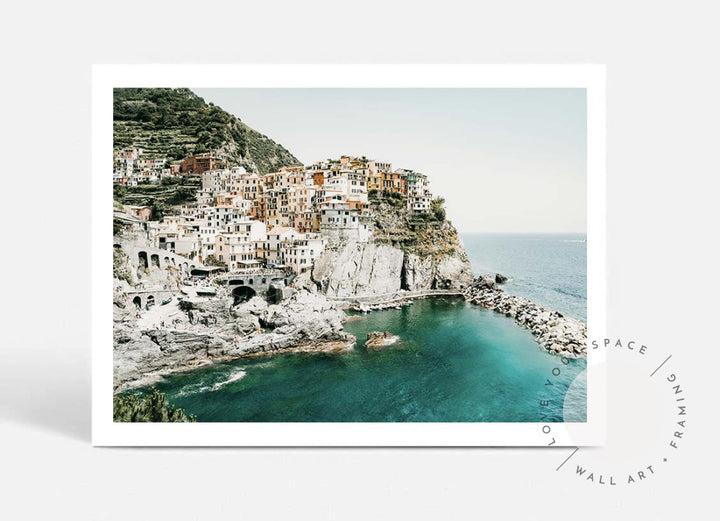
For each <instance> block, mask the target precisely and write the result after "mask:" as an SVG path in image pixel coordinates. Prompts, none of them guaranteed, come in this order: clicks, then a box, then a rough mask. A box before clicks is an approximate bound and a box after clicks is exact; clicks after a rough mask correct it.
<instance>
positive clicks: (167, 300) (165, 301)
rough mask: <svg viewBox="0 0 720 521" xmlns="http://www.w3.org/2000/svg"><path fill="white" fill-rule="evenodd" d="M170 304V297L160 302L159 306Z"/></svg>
mask: <svg viewBox="0 0 720 521" xmlns="http://www.w3.org/2000/svg"><path fill="white" fill-rule="evenodd" d="M170 302H172V297H170V298H169V299H165V300H163V301H162V302H161V304H162V305H163V306H164V305H165V304H170Z"/></svg>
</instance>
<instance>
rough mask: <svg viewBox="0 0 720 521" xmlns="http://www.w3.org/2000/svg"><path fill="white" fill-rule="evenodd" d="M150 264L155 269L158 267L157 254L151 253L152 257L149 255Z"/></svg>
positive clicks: (158, 258)
mask: <svg viewBox="0 0 720 521" xmlns="http://www.w3.org/2000/svg"><path fill="white" fill-rule="evenodd" d="M150 264H152V265H153V266H155V267H156V268H159V267H160V256H159V255H158V254H157V253H153V254H152V255H150Z"/></svg>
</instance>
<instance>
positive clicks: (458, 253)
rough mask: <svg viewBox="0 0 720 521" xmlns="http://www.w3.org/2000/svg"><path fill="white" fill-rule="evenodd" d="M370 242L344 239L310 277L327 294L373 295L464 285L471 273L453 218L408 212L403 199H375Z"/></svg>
mask: <svg viewBox="0 0 720 521" xmlns="http://www.w3.org/2000/svg"><path fill="white" fill-rule="evenodd" d="M372 215H373V232H372V238H371V239H370V241H369V242H365V243H362V242H357V241H340V242H339V243H337V244H332V245H331V246H329V247H328V248H327V249H326V250H325V252H323V254H322V255H321V256H320V258H319V259H317V260H316V261H315V265H314V267H313V270H312V280H313V281H314V282H315V283H316V284H317V285H318V287H319V288H320V290H321V291H322V292H324V293H325V294H326V295H327V296H328V297H332V298H337V297H353V296H356V297H369V296H376V295H377V296H380V295H389V294H393V293H396V292H398V291H399V290H406V291H422V290H433V289H453V288H465V287H467V286H469V285H470V283H472V281H473V273H472V269H471V266H470V261H469V259H468V256H467V254H466V252H465V248H464V247H463V245H462V242H461V241H460V238H459V236H458V233H457V230H455V228H454V227H453V225H452V224H451V223H450V222H449V221H445V220H442V221H433V220H428V219H426V218H419V217H418V216H412V215H410V214H408V212H407V210H406V209H405V207H404V203H401V204H400V206H397V203H395V204H390V203H389V202H388V200H386V199H384V198H382V197H381V196H376V198H375V199H374V200H373V201H372Z"/></svg>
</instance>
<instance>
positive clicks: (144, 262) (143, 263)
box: [138, 251, 148, 268]
mask: <svg viewBox="0 0 720 521" xmlns="http://www.w3.org/2000/svg"><path fill="white" fill-rule="evenodd" d="M138 264H139V265H140V267H141V268H147V267H148V256H147V252H146V251H139V252H138Z"/></svg>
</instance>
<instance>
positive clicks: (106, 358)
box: [92, 65, 605, 446]
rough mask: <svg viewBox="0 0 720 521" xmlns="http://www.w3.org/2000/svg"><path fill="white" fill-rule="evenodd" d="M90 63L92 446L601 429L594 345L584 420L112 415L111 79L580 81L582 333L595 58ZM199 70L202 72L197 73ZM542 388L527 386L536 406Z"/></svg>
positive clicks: (594, 155) (601, 84) (590, 237)
mask: <svg viewBox="0 0 720 521" xmlns="http://www.w3.org/2000/svg"><path fill="white" fill-rule="evenodd" d="M92 72H93V74H92V110H93V111H92V140H93V141H92V142H93V149H92V151H93V156H92V168H93V171H92V182H93V186H92V194H93V200H92V209H93V214H92V240H93V243H92V282H93V287H92V299H93V300H92V304H93V305H92V310H93V316H92V369H93V375H92V376H93V378H92V382H93V383H92V388H93V391H92V414H93V418H92V426H93V428H92V431H93V433H92V440H93V445H98V446H120V445H125V446H132V445H135V446H137V445H144V446H153V445H156V446H546V445H548V443H549V442H550V440H551V438H554V439H555V444H554V445H553V446H579V445H585V446H587V445H601V444H603V443H604V438H605V374H604V361H605V350H604V349H600V350H588V417H587V422H586V423H575V424H563V423H552V424H549V425H550V426H551V428H552V436H548V435H546V434H543V432H542V430H541V427H542V423H185V424H180V423H173V424H170V423H168V424H159V423H157V424H156V423H114V422H113V420H112V395H113V393H112V381H113V348H112V299H111V298H110V295H111V293H112V268H111V267H112V235H111V234H110V229H111V224H112V222H111V221H112V212H111V208H112V180H111V176H110V172H109V171H108V168H109V165H110V163H111V160H112V151H113V132H112V129H113V114H112V107H113V88H114V87H189V88H193V87H218V88H219V87H235V88H241V87H258V88H263V87H265V88H294V87H307V88H311V87H319V88H328V87H365V88H377V87H390V88H400V87H408V88H413V87H418V88H433V87H446V88H447V87H450V88H452V87H458V88H474V87H476V88H483V87H486V88H488V87H493V88H505V87H507V88H512V87H546V88H552V87H566V88H585V89H587V161H588V165H587V166H588V168H587V212H588V215H587V223H588V225H587V226H588V227H587V248H588V250H587V253H588V255H587V259H588V265H587V269H588V338H604V337H605V334H604V333H605V67H604V66H603V65H95V66H93V71H92ZM207 78H210V79H207ZM541 391H542V389H539V390H538V413H539V412H540V410H541V408H540V404H539V400H540V399H541Z"/></svg>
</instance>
